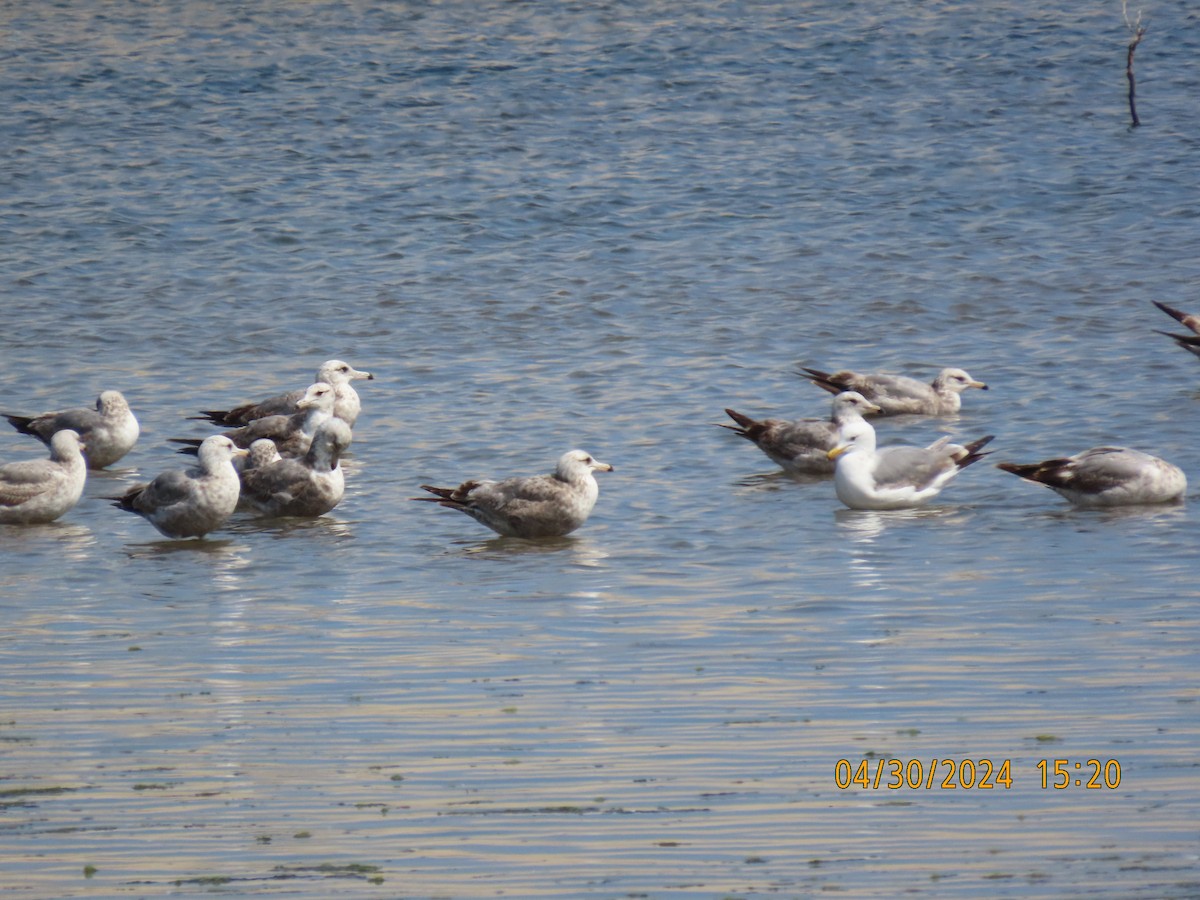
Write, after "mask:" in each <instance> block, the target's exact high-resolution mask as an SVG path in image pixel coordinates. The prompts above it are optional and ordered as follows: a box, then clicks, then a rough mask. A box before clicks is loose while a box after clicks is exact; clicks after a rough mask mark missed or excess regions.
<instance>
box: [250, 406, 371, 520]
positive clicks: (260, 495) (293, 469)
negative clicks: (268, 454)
mask: <svg viewBox="0 0 1200 900" xmlns="http://www.w3.org/2000/svg"><path fill="white" fill-rule="evenodd" d="M350 441H351V432H350V426H349V425H347V424H346V423H345V422H343V421H342V420H341V419H337V418H332V419H329V420H328V421H327V422H325V423H323V424H322V425H321V426H320V427H319V428H318V429H317V431H316V434H314V435H313V439H312V444H311V446H309V448H308V452H307V453H306V454H305V455H304V458H303V459H280V460H277V461H275V462H272V463H268V464H266V465H259V466H256V467H254V468H248V469H246V470H244V471H243V472H242V500H243V501H245V502H246V503H245V505H248V506H250V507H251V508H252V509H254V510H256V511H258V512H259V513H262V514H263V515H266V516H273V517H274V516H323V515H325V513H327V512H329V511H330V510H331V509H333V508H334V507H335V506H337V505H338V503H340V502H341V499H342V496H343V495H344V494H345V492H346V480H345V476H344V474H343V473H342V467H341V465H339V459H340V456H341V454H342V452H343V451H344V450H345V449H346V448H347V447H349V446H350ZM255 443H256V444H257V443H258V442H255Z"/></svg>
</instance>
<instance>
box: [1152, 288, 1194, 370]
mask: <svg viewBox="0 0 1200 900" xmlns="http://www.w3.org/2000/svg"><path fill="white" fill-rule="evenodd" d="M1152 302H1153V303H1154V305H1155V306H1157V307H1158V308H1159V309H1161V310H1162V311H1163V312H1165V313H1166V314H1167V315H1168V316H1170V317H1171V318H1173V319H1175V320H1176V321H1178V322H1180V323H1181V324H1183V325H1186V326H1187V327H1188V328H1190V329H1191V330H1192V331H1194V332H1195V334H1194V335H1192V334H1171V332H1169V331H1159V332H1158V333H1159V334H1165V335H1166V336H1167V337H1169V338H1170V339H1171V340H1173V341H1174V342H1175V343H1177V344H1178V345H1179V346H1180V347H1182V348H1183V349H1184V350H1187V351H1188V352H1189V353H1194V354H1196V355H1197V356H1200V316H1194V315H1191V314H1190V313H1185V312H1183V311H1181V310H1178V309H1175V308H1173V307H1170V306H1167V304H1165V303H1159V302H1158V301H1157V300H1154V301H1152ZM1155 331H1158V329H1157V328H1156V329H1155Z"/></svg>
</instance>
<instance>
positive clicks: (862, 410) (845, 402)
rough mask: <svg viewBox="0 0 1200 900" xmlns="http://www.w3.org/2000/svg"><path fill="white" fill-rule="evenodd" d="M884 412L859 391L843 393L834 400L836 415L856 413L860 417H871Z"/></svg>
mask: <svg viewBox="0 0 1200 900" xmlns="http://www.w3.org/2000/svg"><path fill="white" fill-rule="evenodd" d="M882 411H883V410H882V408H881V407H879V406H876V405H875V404H874V403H872V402H871V401H870V400H868V399H867V398H866V397H864V396H863V395H862V394H860V393H859V392H858V391H842V392H841V393H840V394H838V395H836V396H835V397H834V398H833V412H834V415H838V414H839V413H847V412H856V413H858V414H859V415H860V416H869V415H871V414H872V413H877V412H882Z"/></svg>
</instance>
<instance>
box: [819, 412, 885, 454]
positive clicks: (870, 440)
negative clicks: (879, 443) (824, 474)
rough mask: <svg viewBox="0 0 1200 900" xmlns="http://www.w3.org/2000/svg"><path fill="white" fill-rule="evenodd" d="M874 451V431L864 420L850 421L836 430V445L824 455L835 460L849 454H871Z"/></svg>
mask: <svg viewBox="0 0 1200 900" xmlns="http://www.w3.org/2000/svg"><path fill="white" fill-rule="evenodd" d="M874 450H875V429H874V428H872V427H871V423H870V422H868V421H866V420H865V419H852V420H850V421H849V422H846V423H844V424H843V425H842V426H841V427H840V428H839V429H838V437H837V444H836V445H835V446H834V447H833V449H831V450H830V451H829V452H828V453H826V454H825V455H826V456H827V457H828V458H829V459H831V460H836V459H838V458H839V457H842V456H845V455H846V454H847V453H850V452H860V453H872V452H874Z"/></svg>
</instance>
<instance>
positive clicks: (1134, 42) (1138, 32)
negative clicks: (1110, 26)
mask: <svg viewBox="0 0 1200 900" xmlns="http://www.w3.org/2000/svg"><path fill="white" fill-rule="evenodd" d="M1121 12H1122V13H1123V14H1124V16H1125V27H1126V28H1127V29H1128V30H1129V35H1130V38H1131V40H1130V41H1129V51H1128V53H1127V54H1126V56H1125V77H1126V78H1128V79H1129V116H1130V118H1131V119H1132V121H1133V126H1132V127H1134V128H1137V127H1138V126H1139V125H1141V124H1142V123H1141V120H1140V119H1138V114H1137V102H1136V100H1135V97H1134V93H1135V85H1134V80H1133V54H1134V51H1135V50H1137V46H1138V44H1140V43H1141V42H1142V38H1143V37H1144V36H1145V34H1146V26H1145V25H1143V24H1142V11H1141V10H1140V9H1139V10H1138V14H1137V20H1136V21H1130V19H1129V4H1128V3H1126V2H1122V4H1121Z"/></svg>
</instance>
